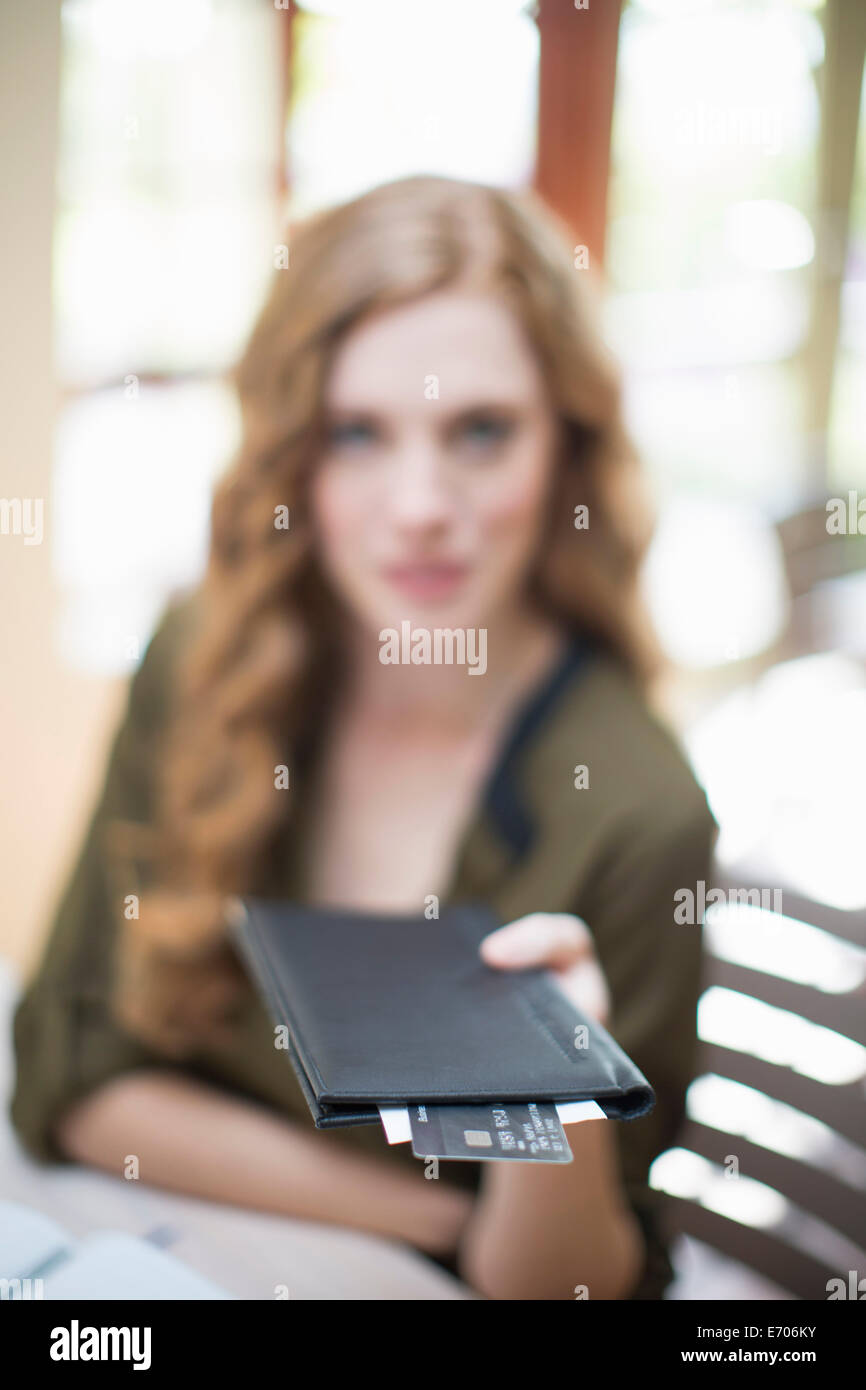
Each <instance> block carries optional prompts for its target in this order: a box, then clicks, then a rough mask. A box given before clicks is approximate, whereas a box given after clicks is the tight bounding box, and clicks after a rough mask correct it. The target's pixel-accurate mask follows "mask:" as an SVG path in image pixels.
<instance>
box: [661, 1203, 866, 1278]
mask: <svg viewBox="0 0 866 1390" xmlns="http://www.w3.org/2000/svg"><path fill="white" fill-rule="evenodd" d="M664 1220H665V1224H666V1225H667V1227H668V1230H669V1232H670V1233H671V1234H680V1233H682V1234H684V1235H689V1236H693V1237H694V1239H695V1240H702V1241H703V1242H704V1243H705V1244H706V1245H711V1246H712V1247H713V1249H714V1250H718V1251H720V1252H721V1253H722V1254H723V1255H727V1256H728V1258H729V1259H732V1260H737V1261H738V1262H739V1263H740V1264H743V1265H747V1266H748V1268H749V1269H753V1270H755V1271H757V1273H759V1274H763V1276H764V1278H765V1279H770V1280H772V1282H773V1283H774V1284H778V1285H779V1287H780V1288H783V1289H785V1290H786V1291H787V1292H788V1293H792V1294H794V1296H795V1297H796V1298H805V1299H812V1300H818V1301H820V1300H824V1299H826V1298H827V1284H828V1282H829V1280H830V1279H838V1278H843V1279H844V1278H846V1277H847V1270H839V1269H831V1268H830V1267H829V1265H827V1264H825V1263H824V1262H823V1261H822V1260H818V1259H815V1258H814V1257H813V1256H812V1255H809V1254H807V1253H806V1251H804V1250H800V1249H798V1248H797V1247H796V1246H793V1245H790V1244H789V1243H788V1242H787V1241H786V1240H784V1239H782V1238H781V1237H780V1236H779V1235H777V1234H775V1233H773V1232H770V1231H766V1230H760V1229H757V1228H756V1227H754V1226H744V1225H741V1224H740V1222H739V1221H732V1220H730V1219H729V1218H728V1217H726V1216H721V1215H719V1213H718V1212H715V1211H709V1210H707V1208H706V1207H702V1206H699V1205H698V1204H697V1203H696V1202H689V1201H685V1200H683V1199H682V1198H679V1197H671V1198H669V1199H668V1203H667V1210H666V1213H665V1217H664Z"/></svg>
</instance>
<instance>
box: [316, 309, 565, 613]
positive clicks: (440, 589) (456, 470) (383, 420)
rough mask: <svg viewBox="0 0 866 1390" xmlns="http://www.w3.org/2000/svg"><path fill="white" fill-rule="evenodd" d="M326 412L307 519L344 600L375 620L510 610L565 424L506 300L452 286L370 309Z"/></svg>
mask: <svg viewBox="0 0 866 1390" xmlns="http://www.w3.org/2000/svg"><path fill="white" fill-rule="evenodd" d="M325 410H326V417H327V419H326V429H327V440H326V444H325V448H324V452H323V456H322V458H321V459H320V461H319V465H318V467H317V469H316V472H315V474H314V477H313V479H312V484H311V508H312V520H313V527H314V533H315V538H316V546H317V553H318V556H319V559H320V563H321V565H322V567H323V570H324V572H325V574H326V576H327V578H328V580H329V581H330V583H331V585H332V587H333V588H334V590H335V591H336V593H337V595H338V596H339V597H340V598H341V599H342V601H343V603H344V604H345V605H346V607H347V608H348V610H349V612H350V613H351V614H353V615H354V617H355V618H356V619H357V620H358V621H359V622H360V623H361V624H362V625H363V626H364V627H366V628H371V629H374V630H375V631H376V632H380V631H381V630H382V629H383V628H386V627H387V628H399V625H400V623H401V622H403V621H405V620H407V619H408V620H409V621H410V622H411V624H412V626H413V628H419V627H425V628H432V627H452V628H460V627H463V628H477V627H485V626H487V625H488V624H490V623H491V622H495V621H497V620H503V619H505V620H506V621H507V619H508V617H509V616H512V615H514V614H515V613H516V612H517V611H518V610H519V609H520V608H521V606H522V602H523V594H524V589H525V580H526V576H527V571H528V569H529V566H530V564H531V562H532V560H533V558H534V555H535V551H536V548H537V545H538V541H539V536H540V530H541V526H542V521H543V517H544V515H545V509H546V503H547V498H548V495H549V490H550V487H551V482H552V474H553V469H554V462H555V451H556V434H557V430H556V419H555V415H554V412H553V410H552V408H551V405H550V403H549V401H548V399H547V395H546V392H545V387H544V381H543V378H542V374H541V370H540V367H539V364H538V361H537V359H536V357H535V355H534V353H533V352H532V350H531V348H530V346H529V344H528V343H527V342H526V341H525V339H524V336H523V333H522V331H521V329H520V326H519V324H518V322H517V320H516V319H515V317H514V315H513V314H512V313H511V311H510V310H509V309H508V308H507V306H506V305H504V304H503V303H501V302H499V301H498V300H497V299H495V298H493V297H492V296H490V297H488V296H483V295H480V294H468V293H465V292H457V291H443V292H439V293H436V294H432V295H429V296H428V297H426V298H425V299H422V300H419V301H417V302H415V303H412V304H409V305H406V306H403V307H399V308H395V309H389V310H387V311H382V312H381V313H378V314H375V315H373V316H371V317H369V318H367V319H365V320H364V321H363V322H361V323H359V324H358V325H357V326H356V327H355V328H354V329H353V330H352V331H351V332H349V333H348V334H347V335H346V337H345V338H344V340H343V342H342V343H341V345H340V347H339V349H338V351H337V354H336V356H335V360H334V362H333V365H332V370H331V372H330V374H329V379H328V383H327V387H326V393H325Z"/></svg>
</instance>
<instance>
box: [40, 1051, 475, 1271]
mask: <svg viewBox="0 0 866 1390" xmlns="http://www.w3.org/2000/svg"><path fill="white" fill-rule="evenodd" d="M56 1137H57V1141H58V1143H59V1144H60V1146H61V1148H62V1149H63V1150H64V1151H65V1153H66V1154H67V1155H68V1156H69V1157H70V1158H73V1159H76V1160H78V1161H79V1162H81V1163H87V1164H91V1165H93V1166H94V1167H97V1168H103V1169H105V1170H106V1171H107V1172H110V1173H114V1174H115V1175H119V1174H121V1173H122V1172H123V1170H124V1165H125V1163H127V1162H128V1159H129V1156H130V1155H135V1156H136V1157H137V1159H138V1163H139V1175H140V1177H141V1179H142V1180H143V1181H144V1182H147V1183H151V1184H153V1185H155V1186H157V1187H165V1188H169V1189H172V1190H174V1191H176V1192H187V1193H190V1194H191V1195H193V1196H196V1197H203V1198H207V1199H210V1200H211V1201H216V1202H227V1203H232V1204H234V1205H236V1206H242V1207H252V1208H256V1209H258V1210H261V1211H271V1212H278V1213H279V1214H281V1215H283V1216H293V1217H297V1218H298V1219H300V1220H302V1221H326V1222H333V1223H335V1224H337V1225H341V1226H351V1227H355V1228H357V1229H359V1230H365V1231H370V1232H374V1233H375V1234H377V1235H381V1236H386V1237H391V1238H393V1239H397V1240H405V1241H408V1242H409V1243H410V1244H412V1245H416V1246H418V1247H419V1249H422V1250H426V1251H428V1252H429V1253H431V1254H444V1253H446V1252H448V1251H450V1250H452V1249H453V1248H454V1246H455V1245H456V1243H457V1239H458V1235H459V1233H460V1231H461V1229H462V1228H463V1226H464V1224H465V1221H466V1218H467V1216H468V1214H469V1211H470V1209H471V1203H472V1198H471V1196H470V1194H469V1193H466V1192H462V1191H460V1190H458V1189H456V1188H453V1187H450V1186H448V1185H446V1184H445V1183H441V1182H436V1183H429V1182H418V1181H417V1180H416V1179H415V1178H414V1177H413V1176H412V1175H411V1174H410V1173H401V1172H396V1171H394V1169H393V1167H391V1166H390V1165H387V1166H386V1165H385V1164H382V1163H380V1162H379V1161H378V1160H376V1159H374V1158H370V1157H368V1156H367V1155H365V1154H361V1155H355V1154H349V1153H347V1152H346V1151H344V1150H343V1149H342V1148H340V1147H338V1146H337V1145H329V1144H328V1142H327V1140H328V1137H329V1136H327V1135H325V1134H323V1133H321V1132H319V1131H316V1132H315V1133H310V1134H307V1133H305V1132H304V1131H303V1130H302V1129H301V1128H299V1127H298V1126H296V1125H294V1124H292V1123H291V1122H290V1121H288V1120H285V1119H283V1118H282V1117H280V1116H278V1115H275V1114H273V1113H272V1112H271V1111H269V1110H266V1109H264V1108H263V1107H261V1106H258V1105H256V1104H254V1103H252V1102H249V1101H246V1100H241V1099H236V1098H235V1097H233V1096H228V1095H225V1094H224V1093H223V1092H221V1091H217V1090H215V1089H213V1088H211V1087H210V1086H207V1085H205V1084H204V1083H203V1082H200V1081H197V1080H195V1079H193V1078H187V1077H183V1076H178V1075H174V1074H169V1073H167V1072H160V1071H158V1070H153V1071H148V1070H141V1071H136V1072H132V1073H129V1074H127V1075H125V1076H120V1077H117V1078H114V1079H112V1080H111V1081H109V1082H107V1083H106V1084H105V1085H103V1086H101V1087H100V1088H99V1089H98V1090H96V1091H94V1092H92V1093H91V1094H89V1095H88V1096H86V1097H85V1098H84V1099H83V1100H81V1101H78V1102H77V1103H76V1104H75V1105H74V1106H72V1107H71V1108H70V1109H69V1110H68V1111H67V1112H66V1114H65V1115H64V1116H63V1117H62V1118H61V1120H60V1121H59V1123H58V1125H57V1126H56Z"/></svg>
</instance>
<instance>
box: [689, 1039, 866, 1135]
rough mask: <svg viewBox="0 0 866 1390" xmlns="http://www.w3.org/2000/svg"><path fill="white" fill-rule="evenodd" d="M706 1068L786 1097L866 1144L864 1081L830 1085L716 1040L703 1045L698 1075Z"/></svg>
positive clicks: (825, 1122)
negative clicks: (724, 1045) (719, 1044)
mask: <svg viewBox="0 0 866 1390" xmlns="http://www.w3.org/2000/svg"><path fill="white" fill-rule="evenodd" d="M703 1072H714V1073H715V1074H716V1075H718V1076H726V1077H728V1078H729V1079H730V1080H731V1081H739V1082H741V1083H742V1085H744V1086H753V1087H754V1088H755V1090H756V1091H762V1092H763V1094H764V1095H765V1096H770V1097H772V1099H773V1100H781V1101H784V1102H785V1103H786V1104H787V1105H792V1106H793V1107H794V1108H795V1109H796V1110H802V1111H803V1112H804V1113H805V1114H807V1115H812V1116H813V1117H814V1118H815V1119H816V1120H821V1121H822V1122H823V1123H824V1124H825V1125H829V1126H830V1128H831V1129H835V1130H836V1132H837V1134H842V1135H844V1137H845V1138H846V1139H850V1140H851V1141H852V1143H854V1144H860V1145H861V1146H862V1147H866V1108H864V1104H863V1089H862V1083H858V1082H851V1083H850V1084H849V1085H847V1086H827V1085H825V1084H824V1083H823V1082H821V1081H815V1080H813V1078H812V1077H810V1076H801V1075H800V1073H799V1072H795V1071H792V1069H791V1068H790V1067H778V1066H776V1065H775V1064H774V1063H772V1062H765V1061H764V1060H763V1059H762V1058H760V1057H753V1056H751V1055H750V1054H749V1053H747V1052H735V1051H734V1050H733V1048H728V1047H719V1046H717V1045H716V1044H715V1043H703V1044H702V1045H701V1048H700V1052H699V1058H698V1071H697V1072H696V1075H700V1074H701V1073H703Z"/></svg>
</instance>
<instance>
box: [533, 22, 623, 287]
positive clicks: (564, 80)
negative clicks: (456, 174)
mask: <svg viewBox="0 0 866 1390" xmlns="http://www.w3.org/2000/svg"><path fill="white" fill-rule="evenodd" d="M621 8H622V6H621V0H588V8H584V9H579V8H577V6H576V5H575V0H538V11H537V23H538V29H539V33H540V36H541V58H540V68H539V99H538V150H537V160H536V171H535V180H534V183H535V188H536V190H537V192H538V193H540V195H541V196H542V197H543V198H544V200H545V201H546V202H547V203H549V205H550V206H551V207H552V208H553V210H554V212H556V213H558V214H559V216H560V217H562V218H563V219H564V221H565V222H566V223H567V224H568V225H569V226H570V227H571V228H572V230H573V232H574V236H575V243H580V244H583V245H586V246H587V247H588V248H589V255H590V263H591V265H593V266H594V267H595V268H596V269H598V268H599V267H600V265H601V263H602V260H603V256H604V239H605V220H606V208H607V182H608V172H609V168H610V133H611V120H612V116H613V93H614V85H615V82H616V52H617V39H618V36H619V21H620V11H621Z"/></svg>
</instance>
